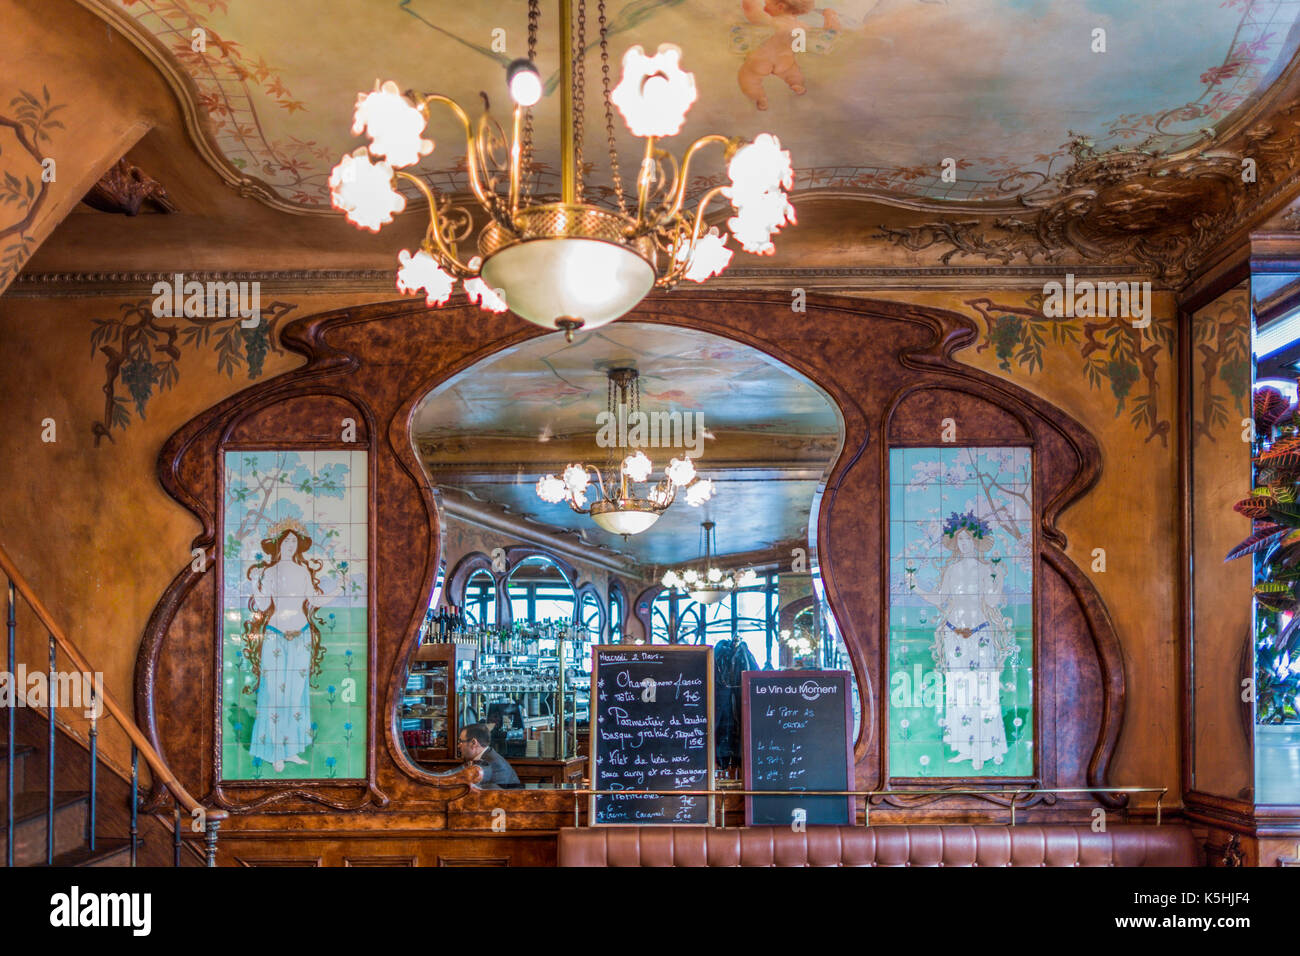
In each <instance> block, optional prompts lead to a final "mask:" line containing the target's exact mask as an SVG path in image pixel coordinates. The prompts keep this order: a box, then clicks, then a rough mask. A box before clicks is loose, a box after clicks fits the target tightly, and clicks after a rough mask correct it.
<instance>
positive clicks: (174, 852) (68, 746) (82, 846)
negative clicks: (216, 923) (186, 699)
mask: <svg viewBox="0 0 1300 956" xmlns="http://www.w3.org/2000/svg"><path fill="white" fill-rule="evenodd" d="M0 572H3V575H4V576H5V578H7V581H6V583H7V585H8V588H7V601H6V602H5V607H4V609H5V611H6V612H7V613H6V615H5V620H4V624H5V636H6V645H7V654H6V655H5V660H4V661H3V662H0V669H3V670H4V671H5V677H6V678H7V680H6V683H9V682H13V681H14V680H15V678H14V675H16V674H18V673H19V667H18V660H19V657H18V652H19V647H20V644H19V641H18V636H19V635H18V627H17V625H18V617H19V614H18V610H19V608H20V607H25V608H26V610H27V611H29V612H30V613H31V614H32V615H34V617H35V618H36V621H37V622H38V623H39V625H40V630H43V631H45V632H46V635H47V640H39V638H38V639H37V640H35V641H33V640H30V639H28V640H27V641H26V643H25V644H24V645H23V646H24V647H25V648H26V649H27V650H28V652H29V653H28V654H27V655H26V657H25V658H24V660H23V663H24V665H25V667H26V673H27V674H28V675H32V674H40V673H44V674H46V675H55V674H61V675H64V676H65V677H66V676H67V675H73V679H74V680H75V681H76V683H78V684H79V687H78V690H81V689H82V688H84V694H85V699H84V700H82V699H78V700H76V701H75V702H72V701H69V700H60V699H58V698H59V697H61V696H69V694H70V683H69V682H67V681H65V680H55V679H54V678H53V676H51V679H50V680H49V682H48V683H49V687H50V688H51V691H50V693H49V694H48V695H47V696H48V697H49V698H50V699H49V700H48V701H46V700H41V699H29V698H28V697H27V696H26V695H25V691H26V690H27V688H25V687H23V686H21V685H20V686H17V687H16V688H15V687H8V688H6V691H7V693H6V696H11V695H12V696H13V697H14V700H15V701H16V702H17V704H16V705H14V706H0V721H3V724H4V726H3V729H0V861H3V862H4V864H5V865H6V866H136V865H137V864H139V863H144V864H146V865H162V864H165V863H167V862H170V863H171V864H172V865H174V866H182V865H186V864H188V865H203V864H204V863H206V865H208V866H215V865H216V846H217V830H218V828H219V827H220V825H221V823H222V821H224V820H225V819H226V813H225V812H224V811H222V810H216V809H206V808H205V809H204V810H203V818H204V820H205V826H204V828H203V829H204V832H203V834H202V838H203V845H202V848H201V849H200V848H197V847H196V846H195V844H194V843H192V842H190V843H187V837H190V836H192V835H191V834H190V832H189V827H188V823H189V821H190V819H191V818H192V814H193V811H195V810H196V809H199V808H200V804H199V803H198V802H197V801H196V800H195V799H194V798H193V797H192V796H191V795H190V794H189V793H188V792H187V791H186V790H185V788H184V787H183V786H181V784H180V781H178V780H177V779H176V777H175V776H174V775H173V774H172V773H171V771H170V770H169V769H168V768H167V765H166V764H165V763H164V762H163V760H162V758H161V756H159V754H158V753H157V752H156V751H155V750H154V749H153V747H151V746H150V745H149V743H148V741H147V740H146V739H145V736H144V734H143V733H142V732H141V730H140V728H139V727H137V726H136V725H135V722H134V721H133V720H131V718H130V717H128V716H127V715H126V713H125V711H123V710H122V708H121V707H120V706H119V705H118V703H117V701H116V700H114V699H113V697H112V695H111V694H109V693H108V692H107V691H104V690H103V689H102V685H100V686H96V685H94V684H92V683H91V680H90V675H92V674H94V673H95V671H93V670H92V669H91V667H90V666H89V665H88V664H87V662H86V659H85V658H84V657H83V656H82V654H81V652H80V651H79V650H78V649H77V648H76V647H75V646H74V645H73V644H72V642H71V641H70V640H69V639H68V638H67V636H66V635H65V634H64V632H63V630H62V629H61V628H59V627H58V625H57V624H55V622H54V621H53V619H52V618H51V616H50V614H49V612H48V611H47V610H46V608H45V606H44V605H43V604H42V603H41V602H40V600H39V599H37V598H36V596H35V595H34V594H33V593H32V591H31V588H30V586H29V585H28V584H27V582H26V581H25V580H24V578H23V577H22V575H21V574H19V573H18V570H17V568H16V567H15V566H14V562H13V561H12V559H11V558H10V557H9V555H8V554H7V553H6V552H5V550H4V549H3V548H0ZM20 601H21V602H22V605H20V603H19V602H20ZM38 633H39V632H38ZM23 636H24V637H26V636H27V635H26V634H24V635H23ZM34 645H36V646H40V647H41V652H40V654H39V656H40V657H43V658H46V659H44V660H40V661H33V660H31V658H32V657H33V656H37V655H34V654H32V653H31V648H32V647H33V646H34ZM68 665H71V666H70V667H69V666H68ZM83 677H84V679H83ZM54 688H58V691H57V692H56V691H55V690H54ZM97 693H98V694H102V697H100V698H99V699H97V698H96V694H97ZM71 696H76V695H75V694H72V695H71ZM61 708H62V709H66V710H68V711H69V713H70V714H72V715H73V716H74V717H75V715H77V714H81V715H84V719H86V720H88V721H89V734H88V738H85V737H83V736H82V735H80V734H78V733H77V732H76V731H75V730H74V729H73V728H72V727H71V726H70V724H69V723H68V722H66V721H65V720H64V719H63V715H62V714H61V713H60V709H61ZM92 712H93V713H95V714H97V715H98V716H95V717H91V716H90V713H92ZM105 718H109V719H112V720H113V721H115V722H116V723H117V724H118V726H120V727H121V729H122V730H123V731H124V732H125V733H126V736H127V737H128V738H129V740H130V742H131V772H130V775H129V776H128V775H127V774H125V772H123V771H121V770H120V769H119V768H117V767H115V766H114V765H113V764H112V763H111V762H108V761H106V760H104V758H103V756H102V755H101V754H100V753H99V749H98V740H99V722H100V721H101V720H103V719H105ZM142 756H143V757H144V759H145V762H146V764H147V766H148V768H149V770H150V771H152V773H153V776H154V779H155V780H157V781H158V782H160V783H161V784H163V786H164V787H165V788H166V790H167V791H168V793H169V795H170V797H171V799H172V803H173V807H172V814H171V815H170V816H171V819H170V820H168V819H166V815H157V816H155V815H152V814H146V815H143V816H142V815H141V814H140V811H139V807H140V794H141V787H140V758H141V757H142ZM182 814H183V816H182ZM168 844H170V850H171V852H170V860H168V858H167V857H168V853H167V847H168ZM187 851H188V852H187Z"/></svg>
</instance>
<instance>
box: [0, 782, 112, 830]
mask: <svg viewBox="0 0 1300 956" xmlns="http://www.w3.org/2000/svg"><path fill="white" fill-rule="evenodd" d="M82 802H85V803H89V802H90V793H89V791H86V790H55V791H54V811H55V812H56V813H57V812H58V811H59V810H61V809H63V808H64V807H70V806H73V805H74V804H77V803H82ZM48 806H49V800H48V799H47V798H46V795H45V793H44V792H43V791H41V790H27V791H24V792H23V793H18V794H15V795H14V826H17V825H18V824H20V823H24V822H26V821H28V820H32V819H38V818H40V817H43V816H45V812H46V809H47V807H48ZM4 819H5V801H4V800H3V799H0V820H4ZM0 836H3V828H2V827H0Z"/></svg>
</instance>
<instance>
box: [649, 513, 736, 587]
mask: <svg viewBox="0 0 1300 956" xmlns="http://www.w3.org/2000/svg"><path fill="white" fill-rule="evenodd" d="M716 529H717V525H716V524H715V523H714V522H712V521H704V522H701V523H700V531H701V534H702V535H703V538H704V547H703V551H704V555H703V558H702V561H701V564H700V565H699V566H698V567H687V568H671V569H669V570H668V571H666V572H665V573H664V576H663V578H662V580H661V583H662V584H663V586H664V587H666V588H668V589H669V590H672V591H677V592H678V593H679V594H690V596H691V598H692V599H694V600H696V601H699V602H700V603H701V604H716V603H717V602H718V601H721V600H722V599H723V598H724V597H726V596H727V595H728V594H730V593H731V592H732V591H734V590H736V589H737V588H747V587H751V586H753V585H755V584H757V583H758V575H757V574H755V573H754V570H753V569H752V568H746V569H745V570H744V571H740V572H736V571H727V570H724V569H722V568H720V567H718V566H717V565H715V564H714V563H713V562H714V559H715V558H716V557H717V550H718V544H717V538H716V537H715V535H716Z"/></svg>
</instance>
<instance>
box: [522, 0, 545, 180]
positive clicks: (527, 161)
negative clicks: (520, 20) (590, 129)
mask: <svg viewBox="0 0 1300 956" xmlns="http://www.w3.org/2000/svg"><path fill="white" fill-rule="evenodd" d="M541 17H542V3H541V0H528V62H529V63H536V62H537V25H538V23H539V21H540V20H541ZM521 153H522V155H521V157H520V160H519V165H520V166H521V167H522V168H521V169H520V170H519V173H520V175H521V176H523V177H524V188H523V194H524V198H525V200H528V199H531V198H532V195H533V177H532V175H531V170H532V168H533V111H532V110H525V111H524V144H523V149H522V150H521Z"/></svg>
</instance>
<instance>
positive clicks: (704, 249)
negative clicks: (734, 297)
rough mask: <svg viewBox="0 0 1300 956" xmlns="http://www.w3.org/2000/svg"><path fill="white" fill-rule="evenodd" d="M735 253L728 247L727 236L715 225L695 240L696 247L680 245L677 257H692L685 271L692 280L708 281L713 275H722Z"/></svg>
mask: <svg viewBox="0 0 1300 956" xmlns="http://www.w3.org/2000/svg"><path fill="white" fill-rule="evenodd" d="M732 255H733V253H732V251H731V250H730V249H728V248H727V238H726V236H723V235H722V234H720V233H719V232H718V227H717V226H713V227H711V228H710V229H709V231H708V232H706V233H705V234H704V235H702V236H700V237H699V238H698V239H697V240H695V248H694V249H692V248H691V247H690V246H689V245H688V244H686V243H682V245H681V246H679V247H678V249H677V253H676V256H675V259H676V261H677V262H679V263H680V262H685V261H686V259H687V257H688V256H689V257H690V264H689V265H688V266H687V267H686V272H685V273H683V276H684V278H686V279H689V280H690V281H691V282H706V281H708V280H709V279H710V278H711V277H713V276H716V275H721V274H722V270H723V269H725V268H727V266H728V265H730V264H731V257H732Z"/></svg>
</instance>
